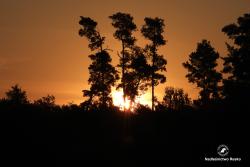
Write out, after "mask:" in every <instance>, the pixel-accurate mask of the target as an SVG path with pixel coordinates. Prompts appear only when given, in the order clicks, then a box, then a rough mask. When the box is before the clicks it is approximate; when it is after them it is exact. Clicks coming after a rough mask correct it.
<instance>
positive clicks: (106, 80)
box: [79, 16, 119, 110]
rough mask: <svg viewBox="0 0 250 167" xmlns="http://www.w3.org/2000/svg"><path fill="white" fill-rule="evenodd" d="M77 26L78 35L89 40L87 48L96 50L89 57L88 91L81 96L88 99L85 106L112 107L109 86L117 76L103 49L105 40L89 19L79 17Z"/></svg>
mask: <svg viewBox="0 0 250 167" xmlns="http://www.w3.org/2000/svg"><path fill="white" fill-rule="evenodd" d="M79 24H80V25H81V26H82V28H81V29H80V30H79V35H80V36H84V37H86V38H87V39H88V40H89V43H90V44H89V48H90V49H91V50H92V51H94V50H98V51H97V52H96V53H95V54H91V55H89V58H90V59H91V60H92V64H91V65H90V66H89V73H90V77H89V80H88V83H89V84H90V85H91V86H90V90H83V96H85V97H88V100H87V101H86V103H85V104H87V107H88V106H90V105H93V104H96V105H98V106H100V105H101V106H102V107H106V108H107V107H109V106H112V105H113V103H112V98H111V95H110V93H111V86H114V85H115V82H116V80H118V79H119V76H118V73H117V71H116V69H115V68H114V67H113V66H112V64H111V61H112V59H111V57H110V55H109V53H108V52H107V50H105V49H103V43H104V39H105V38H104V37H102V36H101V35H100V32H98V31H97V30H96V26H97V22H95V21H93V20H92V19H91V18H88V17H82V16H81V20H80V21H79ZM87 110H88V109H87Z"/></svg>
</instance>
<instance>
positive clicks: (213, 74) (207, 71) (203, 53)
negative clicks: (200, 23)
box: [183, 40, 222, 105]
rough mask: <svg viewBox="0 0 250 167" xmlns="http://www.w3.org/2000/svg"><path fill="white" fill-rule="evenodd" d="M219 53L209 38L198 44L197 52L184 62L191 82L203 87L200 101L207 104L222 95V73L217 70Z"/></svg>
mask: <svg viewBox="0 0 250 167" xmlns="http://www.w3.org/2000/svg"><path fill="white" fill-rule="evenodd" d="M218 58H219V53H218V52H216V51H215V49H214V48H213V47H212V46H211V44H210V42H209V41H207V40H202V41H201V42H200V43H198V45H197V49H196V51H195V52H192V53H191V54H190V55H189V60H188V61H187V62H185V63H183V66H184V68H186V69H187V70H188V74H187V75H186V77H187V78H188V80H189V82H191V83H196V85H197V87H199V88H201V91H200V99H199V101H200V103H201V105H204V104H207V103H208V102H209V101H210V100H211V99H213V100H215V99H218V98H219V97H220V94H219V86H218V83H219V82H220V81H221V78H222V76H221V74H220V73H219V72H217V71H216V69H215V68H216V66H217V62H216V61H217V59H218Z"/></svg>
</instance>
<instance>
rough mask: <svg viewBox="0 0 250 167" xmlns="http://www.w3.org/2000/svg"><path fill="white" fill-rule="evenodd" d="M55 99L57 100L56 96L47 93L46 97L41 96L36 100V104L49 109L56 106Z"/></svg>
mask: <svg viewBox="0 0 250 167" xmlns="http://www.w3.org/2000/svg"><path fill="white" fill-rule="evenodd" d="M55 100H56V98H55V96H53V95H47V96H45V97H41V98H39V99H37V100H35V101H34V104H35V105H38V106H41V107H46V108H48V109H52V108H53V107H55V106H56V104H55Z"/></svg>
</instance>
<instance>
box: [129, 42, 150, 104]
mask: <svg viewBox="0 0 250 167" xmlns="http://www.w3.org/2000/svg"><path fill="white" fill-rule="evenodd" d="M150 74H151V73H150V65H149V64H148V63H147V58H146V54H145V51H144V50H143V49H142V48H140V47H138V46H134V47H133V48H132V50H131V55H130V63H129V65H128V72H127V73H125V78H126V83H125V87H126V94H127V95H128V96H129V99H130V100H131V101H134V100H135V98H136V97H137V96H140V95H142V94H143V93H144V92H145V91H147V89H148V86H150Z"/></svg>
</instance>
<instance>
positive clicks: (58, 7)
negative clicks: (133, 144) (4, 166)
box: [0, 0, 250, 104]
mask: <svg viewBox="0 0 250 167" xmlns="http://www.w3.org/2000/svg"><path fill="white" fill-rule="evenodd" d="M116 12H126V13H130V14H131V15H132V16H133V17H134V21H135V23H136V24H137V27H138V29H140V28H141V26H142V25H143V23H144V21H143V19H144V17H161V18H163V19H164V20H165V24H166V27H165V33H164V37H165V39H166V40H167V44H166V45H165V46H163V47H161V48H160V53H161V54H163V55H164V56H165V58H166V59H167V61H168V64H167V72H166V73H165V75H166V77H167V82H166V83H165V84H162V85H160V86H157V87H156V95H157V96H158V98H159V100H162V96H163V94H162V93H163V90H164V87H166V86H174V87H178V88H183V89H184V90H185V91H186V92H188V93H189V95H190V96H191V97H192V98H196V97H197V92H198V89H197V88H196V86H195V85H192V84H189V83H188V80H187V79H186V78H185V75H186V73H187V71H186V70H185V69H184V68H183V67H182V63H183V62H184V61H186V60H187V59H188V55H189V54H190V53H191V52H192V51H194V50H195V48H196V44H197V42H199V41H201V40H202V39H204V38H205V39H208V40H210V41H211V44H212V45H213V46H214V47H215V48H216V50H217V51H218V52H219V53H220V55H221V56H225V55H226V53H227V52H226V46H225V42H226V41H228V39H227V37H226V36H225V35H224V34H223V33H222V32H221V29H222V27H223V26H225V25H227V24H230V23H233V22H235V21H236V19H237V18H238V17H239V16H241V15H243V14H244V13H248V12H250V1H249V0H90V1H89V0H36V1H34V0H0V97H4V92H6V91H7V90H8V89H9V88H10V86H11V85H14V84H16V83H18V84H19V85H20V86H21V87H22V88H23V89H24V90H26V91H27V93H28V98H29V99H31V100H35V99H37V98H39V97H42V96H45V95H47V94H53V95H55V97H56V103H58V104H67V103H68V102H73V103H77V104H79V103H80V102H82V101H83V100H84V99H83V97H82V90H83V89H87V88H88V87H89V86H88V83H87V80H88V66H89V64H90V60H89V58H88V55H89V54H91V51H90V50H89V48H88V47H87V46H88V43H87V40H86V39H85V38H81V37H80V36H79V35H78V30H79V28H80V26H79V24H78V22H79V16H88V17H91V18H93V19H94V20H96V21H97V22H98V29H99V30H100V32H101V34H102V35H103V36H106V43H105V45H104V46H107V47H108V48H109V49H112V50H113V51H112V52H110V53H111V55H112V59H113V62H112V63H113V65H117V64H118V56H117V51H120V50H121V46H120V45H121V44H120V42H119V41H117V40H115V39H114V37H113V33H114V28H113V27H112V25H111V20H110V19H109V18H108V16H110V15H112V14H114V13H116ZM135 35H136V37H137V39H138V41H137V44H138V45H140V46H144V44H145V43H146V40H145V39H144V38H143V37H142V36H141V34H140V33H139V32H137V33H136V34H135ZM219 69H221V68H219ZM145 98H148V100H150V96H149V94H148V95H146V97H145Z"/></svg>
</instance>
